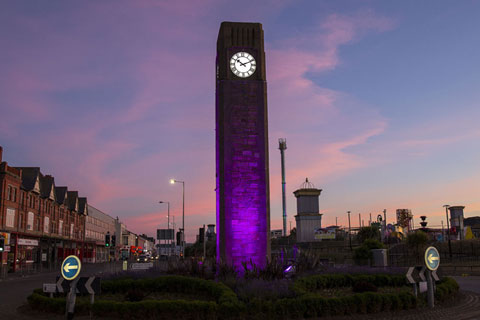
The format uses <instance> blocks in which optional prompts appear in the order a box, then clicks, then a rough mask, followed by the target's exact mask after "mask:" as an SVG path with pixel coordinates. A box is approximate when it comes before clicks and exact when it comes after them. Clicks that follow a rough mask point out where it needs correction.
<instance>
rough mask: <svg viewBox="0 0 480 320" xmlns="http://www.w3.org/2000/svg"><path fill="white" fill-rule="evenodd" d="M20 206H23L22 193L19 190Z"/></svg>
mask: <svg viewBox="0 0 480 320" xmlns="http://www.w3.org/2000/svg"><path fill="white" fill-rule="evenodd" d="M20 205H21V206H23V191H22V190H20Z"/></svg>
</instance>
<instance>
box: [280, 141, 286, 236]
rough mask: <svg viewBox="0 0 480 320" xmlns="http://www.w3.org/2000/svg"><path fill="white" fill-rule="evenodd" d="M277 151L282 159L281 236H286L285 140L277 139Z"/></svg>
mask: <svg viewBox="0 0 480 320" xmlns="http://www.w3.org/2000/svg"><path fill="white" fill-rule="evenodd" d="M278 149H280V155H281V157H282V206H283V236H284V237H286V236H287V201H286V198H285V150H286V149H287V139H285V138H280V139H278Z"/></svg>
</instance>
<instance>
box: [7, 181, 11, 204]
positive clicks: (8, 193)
mask: <svg viewBox="0 0 480 320" xmlns="http://www.w3.org/2000/svg"><path fill="white" fill-rule="evenodd" d="M11 197H12V186H10V185H9V186H8V187H7V200H10V199H11Z"/></svg>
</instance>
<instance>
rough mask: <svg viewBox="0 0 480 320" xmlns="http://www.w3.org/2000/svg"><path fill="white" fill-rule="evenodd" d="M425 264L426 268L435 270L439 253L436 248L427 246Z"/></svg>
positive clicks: (438, 263) (438, 262) (438, 261)
mask: <svg viewBox="0 0 480 320" xmlns="http://www.w3.org/2000/svg"><path fill="white" fill-rule="evenodd" d="M425 265H426V266H427V268H428V269H430V270H432V271H435V270H437V269H438V266H439V265H440V254H439V253H438V250H437V248H435V247H428V248H427V250H425Z"/></svg>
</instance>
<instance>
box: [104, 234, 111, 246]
mask: <svg viewBox="0 0 480 320" xmlns="http://www.w3.org/2000/svg"><path fill="white" fill-rule="evenodd" d="M105 247H110V235H109V234H106V235H105Z"/></svg>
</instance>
